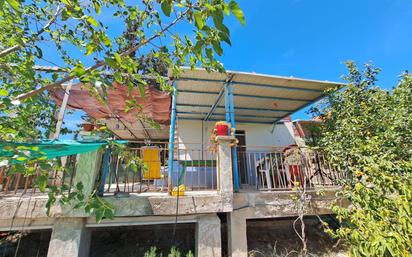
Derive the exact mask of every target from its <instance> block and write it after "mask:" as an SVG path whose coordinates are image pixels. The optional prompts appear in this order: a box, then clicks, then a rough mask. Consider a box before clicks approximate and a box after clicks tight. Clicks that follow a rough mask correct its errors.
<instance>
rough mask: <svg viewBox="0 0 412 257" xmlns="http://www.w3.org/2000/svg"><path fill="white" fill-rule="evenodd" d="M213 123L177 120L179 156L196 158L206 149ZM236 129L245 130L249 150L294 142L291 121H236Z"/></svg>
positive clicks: (209, 144) (208, 145)
mask: <svg viewBox="0 0 412 257" xmlns="http://www.w3.org/2000/svg"><path fill="white" fill-rule="evenodd" d="M214 125H215V122H203V125H202V121H190V120H178V125H177V138H176V145H179V149H181V150H182V151H181V152H179V155H180V158H186V159H187V158H188V156H189V157H190V158H193V159H195V160H196V159H198V157H199V156H198V153H200V151H201V149H203V151H207V149H208V147H210V146H211V143H210V135H211V131H212V130H213V128H214ZM236 129H237V130H244V131H245V135H246V145H247V146H249V147H248V150H250V151H253V150H261V151H262V150H265V149H267V150H268V149H270V148H272V147H286V146H288V145H291V144H295V139H294V137H293V129H292V123H291V122H287V123H279V124H276V125H273V124H245V123H243V124H242V123H238V124H236ZM192 150H194V151H192ZM204 155H205V152H204ZM206 159H209V158H206Z"/></svg>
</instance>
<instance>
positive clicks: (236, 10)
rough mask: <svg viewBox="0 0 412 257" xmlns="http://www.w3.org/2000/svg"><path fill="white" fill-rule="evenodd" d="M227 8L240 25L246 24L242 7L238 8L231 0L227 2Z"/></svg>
mask: <svg viewBox="0 0 412 257" xmlns="http://www.w3.org/2000/svg"><path fill="white" fill-rule="evenodd" d="M229 9H230V11H231V12H232V13H233V15H235V17H236V18H237V19H238V20H239V22H240V23H241V24H242V25H245V24H246V20H245V15H244V14H243V11H242V9H240V6H239V4H238V3H236V2H235V1H233V0H231V1H230V3H229Z"/></svg>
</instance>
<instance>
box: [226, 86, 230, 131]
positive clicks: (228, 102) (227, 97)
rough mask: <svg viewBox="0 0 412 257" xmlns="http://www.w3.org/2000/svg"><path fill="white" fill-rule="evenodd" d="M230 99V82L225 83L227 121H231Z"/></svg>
mask: <svg viewBox="0 0 412 257" xmlns="http://www.w3.org/2000/svg"><path fill="white" fill-rule="evenodd" d="M229 105H230V100H229V87H228V84H227V83H226V84H225V117H226V123H228V124H229V123H230V108H229ZM228 136H230V131H228Z"/></svg>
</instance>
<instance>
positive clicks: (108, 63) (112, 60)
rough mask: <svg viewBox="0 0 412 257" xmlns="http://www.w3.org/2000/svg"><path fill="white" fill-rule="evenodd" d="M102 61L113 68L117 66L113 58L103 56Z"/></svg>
mask: <svg viewBox="0 0 412 257" xmlns="http://www.w3.org/2000/svg"><path fill="white" fill-rule="evenodd" d="M104 61H105V62H106V63H107V65H109V67H110V68H115V67H116V66H117V63H116V61H115V60H114V59H113V58H110V57H106V58H104Z"/></svg>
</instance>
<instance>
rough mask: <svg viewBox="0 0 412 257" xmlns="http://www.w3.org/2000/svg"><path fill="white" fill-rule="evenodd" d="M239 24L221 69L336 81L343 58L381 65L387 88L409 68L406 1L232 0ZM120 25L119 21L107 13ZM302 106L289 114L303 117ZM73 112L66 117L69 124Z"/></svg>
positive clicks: (410, 20) (410, 22)
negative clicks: (237, 9) (242, 15)
mask: <svg viewBox="0 0 412 257" xmlns="http://www.w3.org/2000/svg"><path fill="white" fill-rule="evenodd" d="M238 2H239V4H240V5H241V7H242V9H243V11H244V13H245V16H246V26H244V27H242V26H241V25H240V23H239V22H237V20H235V19H234V18H233V17H231V18H229V19H228V20H227V22H228V25H229V27H230V29H231V34H232V46H231V47H229V46H226V47H225V49H224V50H225V53H224V56H222V57H221V59H220V60H221V61H222V62H223V63H224V65H225V67H226V69H228V70H237V71H247V72H257V73H266V74H271V75H282V76H294V77H302V78H308V79H318V80H329V81H341V77H342V75H344V74H345V73H346V69H345V66H344V64H343V63H344V61H345V60H354V61H356V62H357V63H358V64H359V65H362V64H363V63H366V62H372V63H373V64H375V65H376V66H377V67H380V68H381V69H382V72H381V74H380V75H379V80H380V82H379V85H380V86H381V87H383V88H391V87H392V86H394V85H395V84H396V82H397V79H398V76H399V74H400V73H401V72H402V71H404V70H412V1H411V0H375V1H373V0H345V1H338V0H332V1H331V0H271V1H269V0H253V1H251V0H238ZM107 19H108V20H107V22H108V23H110V24H111V25H112V26H113V27H114V28H117V29H115V30H113V32H114V33H115V32H118V31H119V30H120V26H121V24H119V23H118V21H116V20H113V18H111V17H110V15H108V16H107ZM308 117H309V116H308V115H307V114H306V110H302V111H300V112H298V113H297V114H295V115H293V118H294V119H301V118H308ZM77 118H78V115H75V116H73V117H67V119H66V121H67V124H68V125H70V124H72V125H74V124H75V123H77V122H76V119H77Z"/></svg>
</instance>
